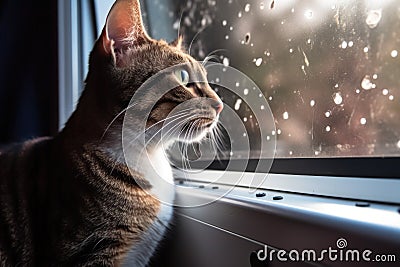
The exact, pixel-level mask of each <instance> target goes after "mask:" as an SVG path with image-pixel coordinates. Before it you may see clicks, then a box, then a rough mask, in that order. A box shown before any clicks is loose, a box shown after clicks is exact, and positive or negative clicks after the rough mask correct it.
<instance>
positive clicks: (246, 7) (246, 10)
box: [244, 4, 251, 12]
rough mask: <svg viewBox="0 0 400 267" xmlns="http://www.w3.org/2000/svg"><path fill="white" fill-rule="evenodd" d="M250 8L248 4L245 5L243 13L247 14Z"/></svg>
mask: <svg viewBox="0 0 400 267" xmlns="http://www.w3.org/2000/svg"><path fill="white" fill-rule="evenodd" d="M250 8H251V6H250V4H246V5H245V7H244V11H245V12H249V11H250Z"/></svg>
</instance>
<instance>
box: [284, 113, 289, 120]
mask: <svg viewBox="0 0 400 267" xmlns="http://www.w3.org/2000/svg"><path fill="white" fill-rule="evenodd" d="M283 119H284V120H288V119H289V113H288V112H287V111H285V112H284V113H283Z"/></svg>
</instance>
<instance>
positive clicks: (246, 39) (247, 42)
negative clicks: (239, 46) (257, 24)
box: [244, 32, 251, 45]
mask: <svg viewBox="0 0 400 267" xmlns="http://www.w3.org/2000/svg"><path fill="white" fill-rule="evenodd" d="M250 40H251V34H250V33H249V32H248V33H246V35H245V37H244V43H245V44H247V45H248V44H249V43H250Z"/></svg>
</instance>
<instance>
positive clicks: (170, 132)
mask: <svg viewBox="0 0 400 267" xmlns="http://www.w3.org/2000/svg"><path fill="white" fill-rule="evenodd" d="M182 117H183V116H182V115H181V117H179V118H175V119H174V120H172V121H169V122H167V124H166V125H164V127H162V128H161V129H159V130H158V131H157V132H156V133H154V134H153V135H152V136H151V137H150V138H149V140H147V141H145V143H144V144H143V147H142V149H141V150H140V151H139V154H138V155H139V156H138V157H137V159H140V158H141V155H142V153H143V152H144V151H145V150H147V149H148V147H147V146H148V144H149V143H150V142H151V141H152V139H154V138H155V137H156V136H157V135H158V134H159V133H160V132H161V131H162V130H164V128H165V127H166V126H169V124H172V123H174V122H175V121H176V120H179V119H182ZM195 117H196V115H191V116H190V117H188V118H185V119H184V120H182V121H179V122H178V123H177V124H176V125H175V126H174V127H171V129H169V130H167V132H166V133H165V134H164V136H167V137H169V136H171V135H172V134H173V133H174V132H173V131H174V130H175V129H177V128H179V127H180V126H181V125H184V124H185V123H187V122H188V121H190V120H191V119H193V118H195ZM139 137H140V136H139ZM137 138H138V137H137ZM137 138H135V139H137ZM161 141H163V139H162V138H161V139H160V140H158V141H157V143H156V144H155V146H158V144H159V143H160V142H161ZM132 144H133V141H130V142H129V146H131V145H132ZM129 146H128V147H129Z"/></svg>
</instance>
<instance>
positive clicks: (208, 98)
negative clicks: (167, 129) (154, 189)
mask: <svg viewBox="0 0 400 267" xmlns="http://www.w3.org/2000/svg"><path fill="white" fill-rule="evenodd" d="M172 66H176V67H172ZM171 67H172V68H171ZM160 72H162V73H163V77H164V78H163V79H167V80H169V82H170V84H175V86H173V88H168V89H171V90H168V91H166V92H165V93H164V94H163V95H162V97H159V96H157V97H156V93H157V92H155V90H156V89H154V88H152V87H151V86H150V87H149V88H148V89H146V90H147V91H145V94H144V96H142V98H139V99H137V100H136V102H137V103H131V104H132V105H131V106H130V107H128V105H129V103H130V100H131V98H132V97H133V96H134V95H135V93H136V91H137V90H138V89H139V88H140V87H141V86H142V85H143V83H144V82H145V81H147V80H148V79H149V78H151V77H153V76H154V75H156V74H157V73H160ZM192 76H196V77H197V78H193V77H192ZM192 78H193V79H192ZM164 81H165V80H164ZM192 81H194V82H192ZM196 81H202V82H196ZM87 83H88V84H89V83H91V84H92V85H91V87H103V88H105V89H103V90H102V92H98V98H99V101H101V102H103V103H104V105H106V107H104V109H105V110H107V111H108V113H110V114H112V116H116V114H118V113H120V112H121V111H123V110H124V109H126V108H127V107H128V109H129V111H130V112H129V114H130V116H131V118H130V120H131V126H132V128H135V123H137V122H138V121H139V119H141V118H142V117H141V116H144V115H146V116H147V114H142V112H143V113H145V111H146V110H149V108H150V112H149V114H148V118H147V121H146V126H145V127H146V130H150V129H152V130H156V131H158V130H159V129H160V127H161V126H163V125H164V126H165V122H166V121H168V118H167V116H171V114H174V115H173V116H175V117H174V118H177V119H176V120H170V121H169V124H170V125H173V124H175V125H179V126H180V131H179V134H175V135H170V136H169V137H170V138H171V139H175V140H176V139H179V140H181V141H185V142H193V141H199V140H200V139H202V138H203V137H204V136H205V135H206V134H207V132H209V131H210V130H212V128H213V127H215V125H216V122H217V120H218V116H219V114H220V112H221V111H222V108H223V104H222V101H221V100H220V98H219V97H218V96H217V94H216V93H215V92H214V91H213V90H212V88H211V87H210V86H209V84H208V83H207V82H206V70H205V68H204V66H203V65H202V64H201V63H199V62H198V61H196V60H195V59H194V58H192V57H191V56H190V55H188V54H187V53H186V52H185V51H184V49H183V48H182V39H181V38H178V40H177V41H175V42H173V43H167V42H165V41H162V40H161V41H158V40H154V39H152V38H150V37H149V36H148V35H147V33H146V31H145V29H144V27H143V23H142V18H141V12H140V6H139V1H138V0H117V1H116V2H115V4H114V5H113V7H112V9H111V11H110V13H109V15H108V17H107V21H106V25H105V27H104V29H103V31H102V34H101V36H100V38H99V39H98V40H97V42H96V45H95V48H94V50H93V52H92V54H91V59H90V68H89V75H88V78H87ZM167 83H168V82H166V83H165V82H164V83H161V84H157V85H156V86H155V87H158V88H159V87H160V86H161V87H162V86H164V84H167ZM165 86H166V85H165ZM93 91H95V90H93ZM100 98H103V99H104V98H107V103H106V102H105V101H104V100H101V99H100ZM179 114H181V115H182V114H184V116H179ZM173 116H171V118H172V117H173ZM139 117H140V118H139ZM133 130H134V129H133Z"/></svg>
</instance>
